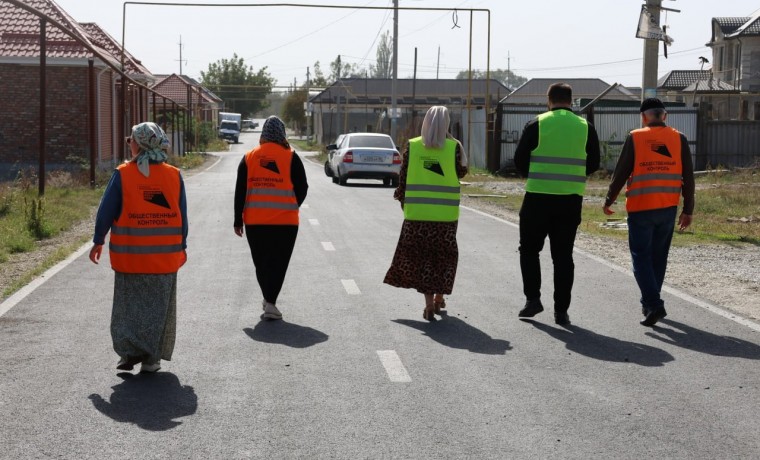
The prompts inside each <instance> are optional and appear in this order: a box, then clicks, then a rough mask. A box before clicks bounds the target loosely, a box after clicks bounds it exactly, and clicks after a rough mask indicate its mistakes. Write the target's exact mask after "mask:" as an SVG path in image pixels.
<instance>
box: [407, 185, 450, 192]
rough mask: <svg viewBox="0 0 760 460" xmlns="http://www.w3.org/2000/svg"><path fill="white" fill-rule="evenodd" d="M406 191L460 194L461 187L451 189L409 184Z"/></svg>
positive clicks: (441, 186) (440, 186)
mask: <svg viewBox="0 0 760 460" xmlns="http://www.w3.org/2000/svg"><path fill="white" fill-rule="evenodd" d="M406 191H407V192H441V193H459V187H449V186H447V185H423V184H407V185H406Z"/></svg>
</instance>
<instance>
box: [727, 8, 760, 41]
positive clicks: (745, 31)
mask: <svg viewBox="0 0 760 460" xmlns="http://www.w3.org/2000/svg"><path fill="white" fill-rule="evenodd" d="M752 35H760V11H759V12H758V13H756V14H755V15H754V16H752V17H751V18H747V21H746V22H745V23H744V24H742V25H741V27H739V28H738V29H736V31H735V32H733V33H731V38H733V37H749V36H752Z"/></svg>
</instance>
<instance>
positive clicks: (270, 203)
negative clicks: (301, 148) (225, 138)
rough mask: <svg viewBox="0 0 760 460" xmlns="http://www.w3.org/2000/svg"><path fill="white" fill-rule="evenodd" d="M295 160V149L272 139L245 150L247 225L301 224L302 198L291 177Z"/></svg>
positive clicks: (245, 211) (245, 214) (244, 210)
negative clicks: (294, 189)
mask: <svg viewBox="0 0 760 460" xmlns="http://www.w3.org/2000/svg"><path fill="white" fill-rule="evenodd" d="M292 161H293V151H292V150H290V149H286V148H285V147H282V146H281V145H278V144H274V143H271V142H266V143H264V144H261V145H259V146H258V147H256V148H255V149H253V150H251V151H250V152H248V153H246V154H245V165H246V167H247V168H248V180H247V182H246V183H247V190H246V194H245V208H244V209H243V222H244V223H245V224H246V225H298V201H297V200H296V194H295V192H294V191H293V182H292V181H291V180H290V164H291V162H292Z"/></svg>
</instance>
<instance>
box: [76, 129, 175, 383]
mask: <svg viewBox="0 0 760 460" xmlns="http://www.w3.org/2000/svg"><path fill="white" fill-rule="evenodd" d="M126 141H127V144H128V145H129V151H130V154H131V160H129V161H127V162H125V163H123V164H121V165H119V167H118V168H116V171H115V172H114V174H113V175H112V176H111V180H110V182H109V183H108V186H107V187H106V190H105V192H104V194H103V198H102V200H101V202H100V207H99V209H98V214H97V218H96V220H95V235H94V237H93V246H92V249H91V250H90V260H92V261H93V262H94V263H96V264H97V263H98V261H99V260H100V256H101V253H102V250H103V244H104V242H105V237H106V234H107V233H108V232H109V231H110V232H111V237H110V241H109V246H108V250H109V256H110V260H111V267H112V268H113V270H114V272H115V281H114V293H113V309H112V313H111V338H112V340H113V348H114V350H115V351H116V353H117V354H118V355H119V357H120V360H119V362H118V364H117V365H116V368H117V369H119V370H132V369H133V368H134V366H135V364H138V363H142V366H141V369H140V370H141V371H142V372H156V371H157V370H159V369H160V368H161V360H162V359H164V360H167V361H168V360H171V357H172V352H173V351H174V340H175V331H176V324H177V271H179V268H180V267H181V266H182V265H184V264H185V262H186V261H187V253H186V252H185V249H186V248H187V230H188V225H187V199H186V197H185V185H184V182H183V180H182V175H181V174H180V172H179V169H177V168H175V167H174V166H170V165H168V164H167V163H166V160H167V156H166V150H167V149H168V147H169V139H168V138H167V137H166V133H164V131H163V130H162V129H161V127H160V126H158V125H156V124H155V123H151V122H145V123H140V124H138V125H135V126H133V127H132V135H131V136H130V137H127V139H126Z"/></svg>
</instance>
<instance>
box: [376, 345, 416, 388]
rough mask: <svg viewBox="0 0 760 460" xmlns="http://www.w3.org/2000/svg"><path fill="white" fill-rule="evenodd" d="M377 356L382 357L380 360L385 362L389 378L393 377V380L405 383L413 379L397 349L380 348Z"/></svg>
mask: <svg viewBox="0 0 760 460" xmlns="http://www.w3.org/2000/svg"><path fill="white" fill-rule="evenodd" d="M377 356H378V357H379V358H380V362H381V363H382V364H383V367H384V368H385V372H387V373H388V378H389V379H391V382H395V383H404V382H411V381H412V378H411V377H409V373H408V372H407V371H406V368H405V367H404V364H403V363H402V362H401V358H399V357H398V355H397V354H396V352H395V351H393V350H378V351H377Z"/></svg>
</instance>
